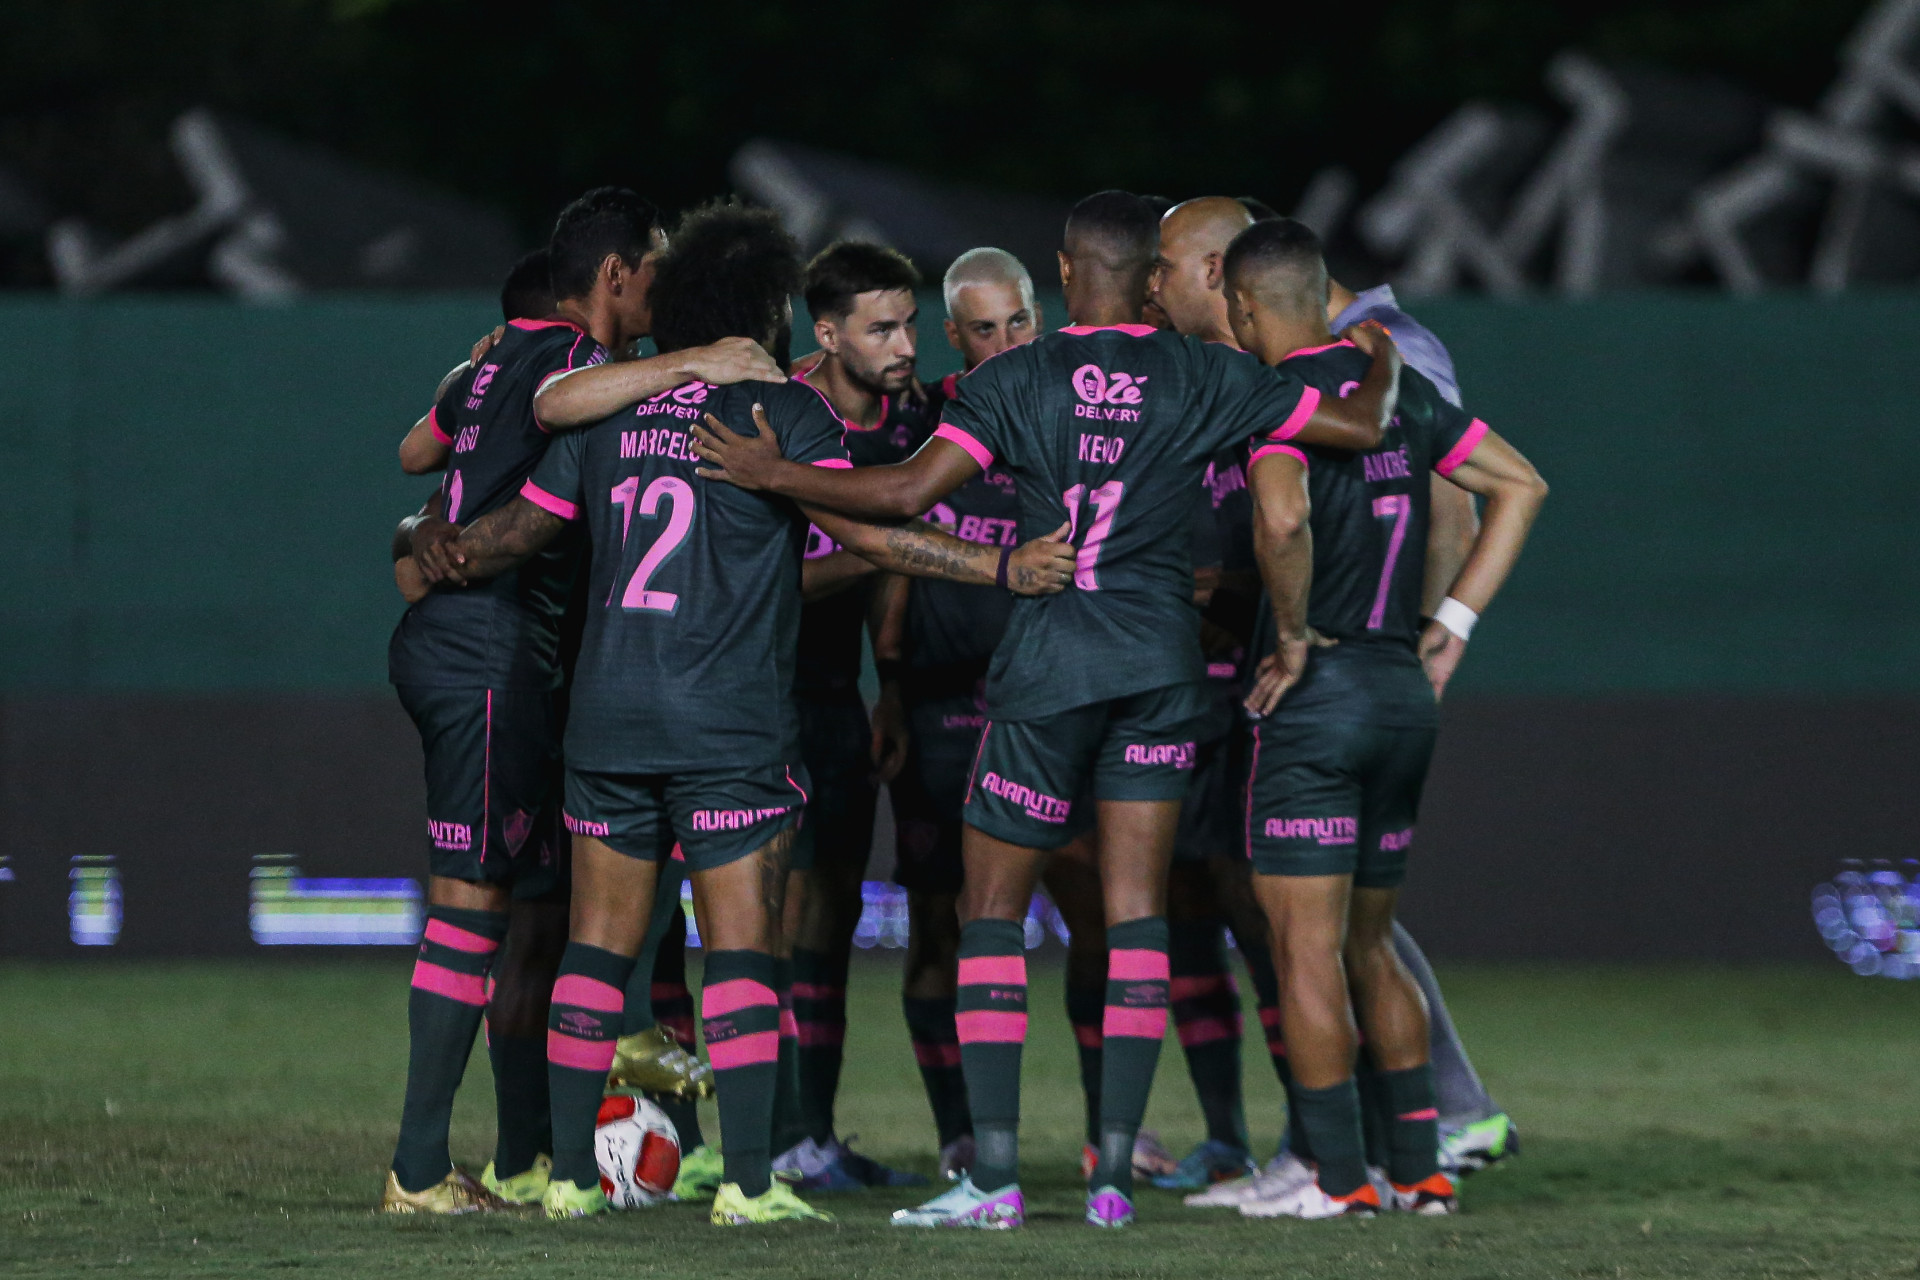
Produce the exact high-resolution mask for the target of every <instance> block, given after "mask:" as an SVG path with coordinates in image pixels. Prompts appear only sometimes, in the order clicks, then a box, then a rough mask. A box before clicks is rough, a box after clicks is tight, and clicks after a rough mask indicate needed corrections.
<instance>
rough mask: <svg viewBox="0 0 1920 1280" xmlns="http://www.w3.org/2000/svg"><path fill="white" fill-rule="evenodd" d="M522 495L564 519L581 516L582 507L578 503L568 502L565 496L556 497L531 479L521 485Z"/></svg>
mask: <svg viewBox="0 0 1920 1280" xmlns="http://www.w3.org/2000/svg"><path fill="white" fill-rule="evenodd" d="M520 496H521V497H523V498H525V499H526V500H527V501H528V502H531V503H532V504H533V505H534V506H536V507H539V508H540V509H541V510H542V511H550V512H552V513H553V514H554V515H556V516H559V517H560V518H561V519H562V520H578V519H579V518H580V507H579V505H578V504H577V503H572V502H568V501H567V500H566V499H565V498H556V497H555V496H554V495H552V494H550V493H548V492H547V491H546V490H545V489H542V488H541V487H540V486H539V485H537V484H535V483H534V482H533V481H531V480H529V481H527V482H526V483H525V484H523V485H521V486H520Z"/></svg>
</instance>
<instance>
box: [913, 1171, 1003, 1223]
mask: <svg viewBox="0 0 1920 1280" xmlns="http://www.w3.org/2000/svg"><path fill="white" fill-rule="evenodd" d="M1026 1220H1027V1201H1026V1198H1025V1197H1024V1196H1022V1195H1021V1194H1020V1184H1019V1183H1017V1182H1011V1183H1008V1184H1007V1185H1006V1186H1004V1187H1001V1188H1000V1189H999V1190H998V1191H995V1192H993V1193H992V1194H988V1193H987V1192H984V1191H982V1190H980V1188H978V1187H976V1186H974V1185H973V1177H972V1176H971V1175H968V1176H966V1177H963V1178H961V1179H960V1185H958V1186H956V1187H954V1188H953V1189H952V1190H951V1191H948V1192H945V1193H944V1194H942V1195H937V1196H935V1197H934V1198H933V1199H931V1200H929V1201H927V1202H926V1203H925V1204H923V1205H921V1206H919V1207H918V1208H915V1209H896V1210H894V1213H893V1225H894V1226H896V1227H972V1228H974V1229H976V1230H980V1231H1007V1230H1011V1229H1012V1228H1014V1227H1017V1226H1020V1225H1021V1224H1022V1223H1024V1222H1025V1221H1026Z"/></svg>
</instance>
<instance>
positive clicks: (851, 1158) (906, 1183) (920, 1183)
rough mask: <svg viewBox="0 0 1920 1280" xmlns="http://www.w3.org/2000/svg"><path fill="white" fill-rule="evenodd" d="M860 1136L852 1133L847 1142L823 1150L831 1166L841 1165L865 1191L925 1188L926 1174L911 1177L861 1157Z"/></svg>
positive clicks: (836, 1142) (833, 1143)
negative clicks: (855, 1145) (857, 1144)
mask: <svg viewBox="0 0 1920 1280" xmlns="http://www.w3.org/2000/svg"><path fill="white" fill-rule="evenodd" d="M859 1136H860V1135H859V1134H857V1133H850V1134H848V1135H847V1136H846V1137H844V1138H835V1139H833V1140H832V1141H831V1142H828V1143H827V1144H826V1145H825V1146H823V1147H820V1148H819V1150H820V1153H821V1154H822V1155H823V1156H825V1157H826V1160H827V1162H828V1163H829V1164H837V1165H839V1166H840V1168H841V1169H842V1170H844V1171H845V1172H846V1174H847V1175H848V1176H849V1177H851V1178H852V1179H853V1180H854V1181H855V1182H857V1183H859V1184H860V1185H861V1186H863V1187H924V1186H926V1185H927V1176H926V1175H925V1174H924V1173H910V1172H908V1171H907V1170H905V1169H889V1168H888V1167H887V1166H886V1165H884V1164H881V1163H880V1162H879V1161H878V1160H875V1159H874V1158H873V1157H872V1156H864V1155H861V1154H860V1153H859V1152H858V1151H855V1150H854V1149H853V1145H852V1144H853V1140H854V1139H855V1138H858V1137H859Z"/></svg>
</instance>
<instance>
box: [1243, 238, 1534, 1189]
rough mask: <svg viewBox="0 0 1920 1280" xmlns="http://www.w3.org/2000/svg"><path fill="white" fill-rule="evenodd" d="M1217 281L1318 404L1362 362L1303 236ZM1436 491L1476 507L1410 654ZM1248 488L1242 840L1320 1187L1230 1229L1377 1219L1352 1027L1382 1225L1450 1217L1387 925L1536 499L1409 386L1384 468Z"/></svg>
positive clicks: (1312, 467) (1529, 477)
mask: <svg viewBox="0 0 1920 1280" xmlns="http://www.w3.org/2000/svg"><path fill="white" fill-rule="evenodd" d="M1224 272H1225V275H1226V283H1227V289H1228V294H1229V298H1230V301H1231V317H1232V323H1233V328H1234V332H1235V334H1236V336H1237V337H1238V338H1239V340H1240V342H1241V344H1242V345H1243V346H1244V347H1246V348H1247V349H1248V350H1250V351H1252V352H1254V353H1255V354H1257V355H1258V356H1259V357H1260V358H1261V359H1262V360H1263V361H1266V362H1268V363H1272V364H1276V365H1278V366H1280V367H1282V368H1287V369H1291V370H1295V371H1297V373H1298V375H1299V376H1300V377H1302V378H1303V379H1304V380H1306V381H1307V382H1308V383H1309V384H1310V385H1313V386H1316V387H1319V388H1321V389H1322V390H1323V392H1324V393H1326V394H1338V393H1339V390H1340V388H1342V387H1343V386H1344V385H1345V384H1346V383H1347V382H1349V381H1351V380H1352V379H1353V376H1354V374H1355V373H1356V372H1357V371H1358V369H1359V367H1360V366H1361V365H1362V364H1363V363H1364V357H1363V356H1361V355H1360V353H1358V352H1357V351H1355V350H1353V349H1352V348H1351V346H1350V344H1348V343H1342V342H1335V341H1333V340H1332V335H1331V334H1330V333H1329V332H1328V330H1327V327H1326V310H1325V308H1326V290H1327V280H1326V269H1325V266H1324V264H1323V263H1322V261H1321V258H1320V250H1319V243H1318V241H1317V239H1316V238H1315V237H1314V235H1313V233H1312V232H1311V231H1309V230H1307V229H1306V228H1304V227H1302V226H1300V225H1299V224H1298V223H1294V222H1291V221H1288V220H1284V219H1283V220H1276V221H1271V222H1264V223H1260V224H1257V225H1256V226H1254V227H1252V228H1249V229H1248V230H1247V231H1245V232H1242V233H1241V234H1240V235H1239V236H1238V237H1237V238H1236V239H1235V240H1234V242H1233V244H1232V246H1231V247H1230V248H1229V250H1228V252H1227V254H1226V257H1225V262H1224ZM1430 471H1431V472H1435V473H1438V474H1440V475H1442V476H1447V477H1450V478H1452V479H1453V480H1454V481H1455V482H1456V483H1458V484H1460V485H1461V486H1462V487H1464V488H1466V489H1468V490H1470V491H1472V492H1474V493H1477V494H1480V495H1481V496H1483V497H1484V498H1485V499H1486V502H1487V506H1486V519H1485V523H1484V525H1483V527H1482V529H1481V531H1480V534H1479V536H1478V537H1477V539H1476V541H1475V543H1474V547H1473V550H1472V552H1471V554H1470V555H1469V556H1468V558H1467V563H1466V565H1465V566H1464V568H1463V569H1462V571H1461V573H1460V576H1459V578H1458V579H1457V581H1456V583H1455V587H1454V594H1453V596H1452V597H1450V598H1449V600H1448V602H1447V604H1446V605H1443V606H1442V608H1441V611H1440V613H1441V620H1440V621H1439V622H1436V623H1435V624H1433V625H1432V626H1431V627H1429V628H1428V632H1427V634H1424V635H1423V634H1422V633H1421V630H1420V587H1421V577H1422V571H1423V568H1424V566H1423V563H1422V560H1423V558H1422V557H1421V556H1420V555H1419V554H1418V552H1419V549H1420V548H1421V547H1423V546H1424V545H1425V538H1426V528H1427V518H1428V499H1429V493H1430V489H1429V483H1428V479H1427V474H1428V472H1430ZM1249 483H1250V486H1251V488H1252V490H1253V495H1254V503H1255V522H1254V535H1255V548H1256V555H1257V557H1258V559H1259V563H1260V571H1261V576H1262V579H1263V580H1264V582H1265V585H1266V589H1267V596H1268V601H1269V613H1268V616H1267V617H1266V618H1264V619H1263V622H1264V623H1265V624H1266V625H1265V628H1264V632H1265V636H1264V639H1265V643H1262V644H1258V645H1256V651H1257V652H1261V653H1263V655H1264V656H1263V657H1262V659H1261V663H1260V667H1259V669H1258V672H1257V676H1256V679H1255V680H1254V682H1253V686H1252V689H1251V690H1250V692H1249V694H1248V698H1247V707H1248V710H1249V712H1250V713H1251V714H1253V715H1255V716H1257V717H1260V718H1261V722H1260V724H1259V726H1258V727H1257V728H1256V729H1255V737H1254V746H1253V763H1252V777H1251V779H1250V782H1249V798H1248V814H1249V824H1248V825H1249V830H1248V840H1249V844H1250V847H1251V851H1252V855H1253V863H1254V870H1255V873H1256V874H1255V889H1256V893H1257V895H1258V897H1259V900H1260V902H1261V905H1262V907H1263V908H1264V910H1265V912H1266V914H1267V917H1268V920H1269V922H1270V925H1271V932H1272V937H1273V938H1274V940H1275V945H1276V946H1277V948H1278V950H1279V954H1278V956H1277V957H1276V959H1277V960H1278V968H1279V971H1280V973H1281V974H1282V975H1283V986H1282V991H1281V1000H1280V1016H1281V1023H1282V1029H1283V1031H1284V1034H1285V1038H1286V1044H1287V1051H1288V1057H1289V1060H1290V1063H1291V1067H1292V1071H1293V1076H1294V1085H1295V1089H1294V1098H1295V1102H1296V1103H1297V1105H1298V1106H1299V1108H1300V1111H1301V1117H1300V1118H1301V1122H1302V1126H1303V1128H1304V1129H1305V1131H1306V1136H1307V1139H1308V1142H1309V1143H1310V1145H1311V1147H1312V1151H1313V1156H1314V1159H1315V1161H1316V1162H1317V1178H1316V1180H1315V1182H1313V1183H1309V1184H1306V1185H1304V1186H1302V1187H1301V1188H1299V1189H1298V1191H1297V1192H1296V1193H1295V1194H1293V1195H1291V1196H1289V1197H1284V1198H1282V1199H1281V1200H1280V1201H1277V1202H1275V1203H1273V1204H1267V1205H1260V1206H1254V1205H1248V1206H1243V1210H1242V1211H1243V1212H1247V1213H1251V1214H1254V1215H1255V1216H1266V1215H1271V1216H1294V1217H1307V1218H1318V1217H1331V1216H1337V1215H1339V1214H1344V1213H1352V1212H1371V1211H1375V1210H1377V1209H1378V1208H1380V1207H1382V1206H1381V1203H1380V1199H1379V1195H1378V1193H1377V1192H1376V1191H1375V1189H1374V1188H1373V1187H1372V1186H1370V1185H1369V1183H1368V1179H1367V1168H1366V1159H1365V1154H1364V1152H1365V1147H1364V1141H1363V1137H1362V1126H1361V1106H1360V1099H1359V1095H1358V1092H1357V1089H1356V1084H1355V1079H1354V1056H1355V1051H1356V1047H1357V1034H1356V1027H1355V1023H1354V1015H1355V1011H1356V1010H1357V1013H1358V1017H1359V1023H1360V1029H1362V1030H1364V1034H1365V1039H1366V1044H1367V1051H1368V1053H1369V1056H1370V1057H1371V1059H1372V1065H1373V1066H1374V1068H1375V1069H1376V1070H1377V1071H1378V1072H1379V1073H1380V1087H1381V1088H1382V1090H1383V1091H1384V1093H1385V1096H1386V1099H1387V1101H1388V1130H1389V1132H1388V1142H1387V1156H1388V1169H1387V1174H1388V1178H1389V1180H1390V1182H1391V1184H1392V1198H1393V1202H1394V1203H1393V1206H1392V1207H1398V1208H1404V1209H1410V1210H1414V1211H1416V1212H1441V1213H1444V1212H1448V1211H1450V1210H1451V1209H1452V1207H1453V1203H1454V1201H1453V1188H1452V1184H1451V1183H1450V1182H1449V1181H1448V1179H1447V1178H1446V1177H1445V1176H1444V1175H1442V1174H1440V1172H1439V1170H1438V1138H1437V1133H1436V1121H1437V1111H1436V1109H1435V1104H1434V1096H1433V1080H1432V1071H1431V1068H1430V1066H1429V1060H1428V1026H1427V1016H1426V1009H1425V1006H1424V1003H1423V1001H1422V999H1421V995H1420V991H1419V988H1418V987H1417V985H1416V984H1415V983H1414V982H1413V980H1412V978H1411V977H1410V975H1409V974H1408V973H1407V971H1406V968H1405V966H1404V965H1403V964H1402V963H1401V961H1400V960H1399V958H1398V957H1397V955H1396V954H1395V952H1394V947H1393V932H1392V926H1393V914H1394V907H1395V902H1396V899H1397V897H1398V892H1399V885H1400V882H1401V879H1402V878H1403V877H1404V875H1405V869H1406V862H1407V855H1408V850H1409V847H1410V846H1411V844H1412V840H1413V833H1414V824H1415V819H1416V817H1417V813H1418V808H1419V799H1420V790H1421V786H1422V783H1423V782H1424V778H1425V774H1426V769H1427V763H1428V761H1429V759H1430V758H1431V755H1432V750H1433V740H1434V734H1435V729H1436V724H1437V712H1436V707H1437V700H1438V697H1439V695H1440V693H1441V692H1442V691H1443V690H1444V687H1445V684H1446V681H1447V679H1448V678H1449V677H1450V676H1451V674H1452V671H1453V669H1454V667H1455V666H1456V665H1457V663H1458V661H1459V658H1460V655H1461V653H1462V652H1463V650H1464V644H1465V641H1464V638H1463V637H1462V635H1461V634H1460V633H1461V632H1463V631H1468V630H1470V629H1471V622H1472V620H1473V619H1475V618H1477V617H1478V614H1479V612H1480V611H1481V610H1483V609H1484V608H1485V607H1486V605H1487V604H1488V603H1489V602H1490V601H1491V600H1492V598H1493V596H1494V594H1495V592H1496V591H1497V590H1498V589H1499V587H1500V585H1501V584H1502V583H1503V582H1504V581H1505V579H1506V577H1507V575H1508V573H1509V572H1510V571H1511V569H1512V567H1513V564H1514V562H1515V560H1516V559H1517V557H1518V555H1519V553H1520V549H1521V546H1522V545H1523V544H1524V542H1525V540H1526V536H1527V532H1528V530H1529V528H1530V527H1531V524H1532V521H1533V518H1534V515H1535V514H1536V512H1537V511H1538V510H1539V507H1540V504H1541V502H1542V500H1543V499H1544V496H1545V492H1546V490H1545V486H1544V484H1542V483H1541V481H1540V479H1539V477H1538V475H1537V474H1535V473H1534V471H1533V469H1532V468H1531V467H1530V466H1529V465H1528V464H1527V463H1526V460H1525V459H1524V458H1521V457H1520V455H1519V454H1518V453H1516V452H1515V451H1514V450H1513V449H1512V447H1511V446H1509V445H1507V444H1506V443H1505V442H1504V441H1502V440H1501V439H1500V438H1499V437H1498V436H1496V435H1494V434H1493V433H1492V432H1490V431H1489V430H1488V429H1487V427H1486V424H1485V423H1483V422H1480V421H1479V420H1477V419H1472V418H1470V417H1469V416H1468V415H1466V414H1465V413H1463V412H1461V411H1460V410H1459V409H1457V408H1455V407H1454V406H1452V405H1450V404H1449V403H1447V401H1445V400H1444V399H1442V398H1441V397H1440V396H1439V394H1438V393H1437V392H1436V391H1435V390H1434V389H1433V385H1432V384H1431V383H1430V382H1428V381H1427V380H1426V379H1425V378H1423V377H1421V376H1420V375H1419V374H1416V373H1409V374H1408V375H1407V376H1406V377H1405V378H1404V379H1403V382H1402V391H1401V397H1400V404H1399V413H1398V415H1397V416H1396V417H1395V419H1394V421H1393V423H1392V424H1391V426H1390V429H1389V432H1388V435H1387V438H1386V439H1385V440H1383V441H1382V443H1381V447H1380V448H1378V449H1376V450H1372V451H1368V452H1365V453H1362V454H1359V455H1357V456H1356V455H1353V454H1335V453H1333V452H1331V451H1328V450H1323V449H1319V448H1315V447H1313V446H1307V447H1304V448H1303V447H1301V446H1299V445H1297V444H1290V443H1281V442H1274V443H1270V444H1267V445H1264V446H1262V447H1260V448H1258V449H1256V450H1255V451H1254V453H1253V456H1252V459H1251V462H1250V467H1249ZM1403 552H1405V554H1402V553H1403ZM1456 628H1457V629H1456Z"/></svg>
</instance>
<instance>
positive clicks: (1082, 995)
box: [1067, 978, 1107, 1147]
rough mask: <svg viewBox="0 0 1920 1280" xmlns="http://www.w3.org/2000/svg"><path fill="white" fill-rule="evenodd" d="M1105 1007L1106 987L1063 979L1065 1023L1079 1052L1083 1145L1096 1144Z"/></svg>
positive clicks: (1098, 1134)
mask: <svg viewBox="0 0 1920 1280" xmlns="http://www.w3.org/2000/svg"><path fill="white" fill-rule="evenodd" d="M1106 1011H1107V988H1106V985H1105V984H1104V983H1103V984H1101V985H1100V986H1092V985H1086V986H1079V985H1076V984H1075V983H1074V982H1073V980H1072V979H1071V978H1069V979H1068V980H1067V1023H1068V1025H1070V1026H1071V1027H1072V1028H1073V1044H1074V1048H1075V1050H1076V1051H1077V1052H1078V1053H1079V1055H1080V1096H1081V1098H1082V1099H1083V1100H1084V1101H1085V1103H1086V1108H1087V1145H1088V1146H1090V1147H1097V1146H1099V1145H1100V1078H1101V1076H1102V1074H1103V1073H1104V1070H1105V1068H1104V1065H1103V1064H1104V1062H1105V1058H1104V1056H1103V1055H1102V1053H1101V1051H1100V1046H1101V1038H1100V1024H1101V1021H1102V1020H1103V1019H1104V1018H1105V1016H1106Z"/></svg>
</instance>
